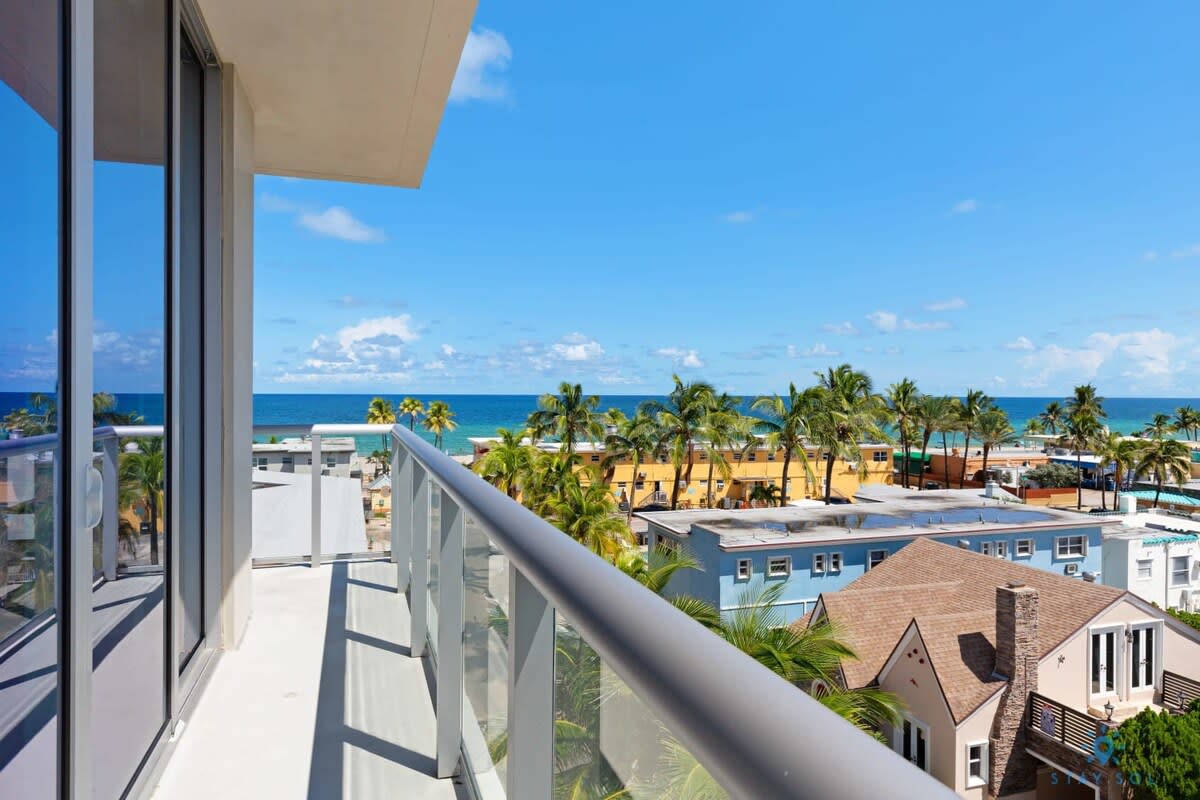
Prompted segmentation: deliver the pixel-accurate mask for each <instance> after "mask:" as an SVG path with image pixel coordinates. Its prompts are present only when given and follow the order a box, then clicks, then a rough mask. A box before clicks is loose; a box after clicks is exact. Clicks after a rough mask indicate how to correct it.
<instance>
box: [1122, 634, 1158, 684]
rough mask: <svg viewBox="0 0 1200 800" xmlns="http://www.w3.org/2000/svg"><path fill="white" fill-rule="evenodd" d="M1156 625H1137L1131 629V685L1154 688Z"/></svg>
mask: <svg viewBox="0 0 1200 800" xmlns="http://www.w3.org/2000/svg"><path fill="white" fill-rule="evenodd" d="M1155 627H1156V626H1155V625H1135V626H1133V629H1132V631H1131V637H1130V643H1129V644H1130V653H1129V687H1130V688H1131V689H1153V688H1154V684H1155V669H1156V666H1155V647H1156V646H1157V636H1156V633H1155Z"/></svg>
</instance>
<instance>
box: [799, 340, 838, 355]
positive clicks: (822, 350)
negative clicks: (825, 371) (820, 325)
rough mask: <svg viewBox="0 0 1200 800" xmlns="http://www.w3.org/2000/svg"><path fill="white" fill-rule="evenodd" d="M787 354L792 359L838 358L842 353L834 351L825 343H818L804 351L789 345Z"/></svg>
mask: <svg viewBox="0 0 1200 800" xmlns="http://www.w3.org/2000/svg"><path fill="white" fill-rule="evenodd" d="M787 354H788V356H790V357H791V358H837V357H838V356H840V355H841V354H842V351H841V350H834V349H833V348H831V347H829V346H828V345H826V344H825V343H824V342H817V343H816V344H814V345H813V346H812V347H806V348H804V349H803V350H800V349H798V348H796V347H795V346H794V345H790V344H789V345H788V346H787Z"/></svg>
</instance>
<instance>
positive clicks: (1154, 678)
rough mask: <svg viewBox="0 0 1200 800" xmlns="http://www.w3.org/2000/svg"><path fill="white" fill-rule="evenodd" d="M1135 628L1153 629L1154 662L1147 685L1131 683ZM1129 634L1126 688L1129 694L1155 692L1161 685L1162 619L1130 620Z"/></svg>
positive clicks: (1133, 673)
mask: <svg viewBox="0 0 1200 800" xmlns="http://www.w3.org/2000/svg"><path fill="white" fill-rule="evenodd" d="M1137 630H1152V631H1154V648H1153V652H1152V656H1153V659H1154V663H1153V668H1152V670H1151V672H1152V674H1151V676H1150V684H1149V685H1148V686H1134V685H1133V678H1134V675H1135V674H1136V669H1135V667H1134V664H1133V636H1134V635H1135V633H1134V632H1135V631H1137ZM1129 636H1130V639H1129V647H1128V648H1127V650H1128V653H1127V655H1126V660H1127V661H1128V673H1127V674H1128V675H1129V681H1128V683H1127V684H1126V688H1127V690H1128V692H1129V694H1130V695H1132V694H1133V693H1134V692H1138V693H1141V692H1146V691H1150V692H1151V693H1156V692H1158V690H1159V687H1160V686H1161V685H1162V670H1163V663H1162V653H1163V623H1162V620H1151V619H1147V620H1142V621H1140V622H1131V623H1129Z"/></svg>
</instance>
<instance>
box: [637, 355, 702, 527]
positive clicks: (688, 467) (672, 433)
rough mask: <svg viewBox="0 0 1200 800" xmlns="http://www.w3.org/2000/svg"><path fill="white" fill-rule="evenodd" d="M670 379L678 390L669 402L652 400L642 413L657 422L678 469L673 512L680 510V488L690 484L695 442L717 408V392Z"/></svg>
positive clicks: (672, 503) (671, 394) (694, 384)
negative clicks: (714, 408) (710, 413)
mask: <svg viewBox="0 0 1200 800" xmlns="http://www.w3.org/2000/svg"><path fill="white" fill-rule="evenodd" d="M671 378H672V379H673V380H674V381H675V388H674V389H672V390H671V393H670V394H669V395H667V401H666V402H665V403H664V402H661V401H659V400H649V401H647V402H645V403H643V404H642V410H644V411H645V412H646V413H647V414H649V415H650V416H652V417H653V418H654V420H655V422H656V424H657V425H658V429H659V440H660V441H661V442H662V443H663V446H664V447H665V448H666V449H667V452H668V453H669V454H670V456H671V464H672V465H673V466H674V467H675V481H674V485H673V486H672V487H671V509H672V510H674V509H676V508H678V507H679V488H680V484H681V483H691V480H692V464H693V462H694V460H695V455H696V452H695V444H696V438H697V436H698V434H699V432H700V430H701V428H702V427H703V425H704V419H705V417H706V416H707V415H708V412H709V411H710V410H711V409H712V408H713V406H714V405H715V404H716V392H715V391H714V390H713V387H712V384H710V383H706V382H704V381H693V382H691V383H684V382H683V381H682V380H680V379H679V376H678V375H672V376H671Z"/></svg>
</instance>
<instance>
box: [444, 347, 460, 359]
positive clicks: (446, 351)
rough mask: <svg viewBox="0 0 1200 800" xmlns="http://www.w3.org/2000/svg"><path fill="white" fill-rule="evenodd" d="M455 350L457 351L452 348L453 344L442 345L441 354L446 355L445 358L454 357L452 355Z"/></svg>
mask: <svg viewBox="0 0 1200 800" xmlns="http://www.w3.org/2000/svg"><path fill="white" fill-rule="evenodd" d="M457 352H458V351H457V350H455V349H454V345H449V344H444V345H442V355H444V356H446V357H447V358H454V355H455V353H457Z"/></svg>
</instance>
